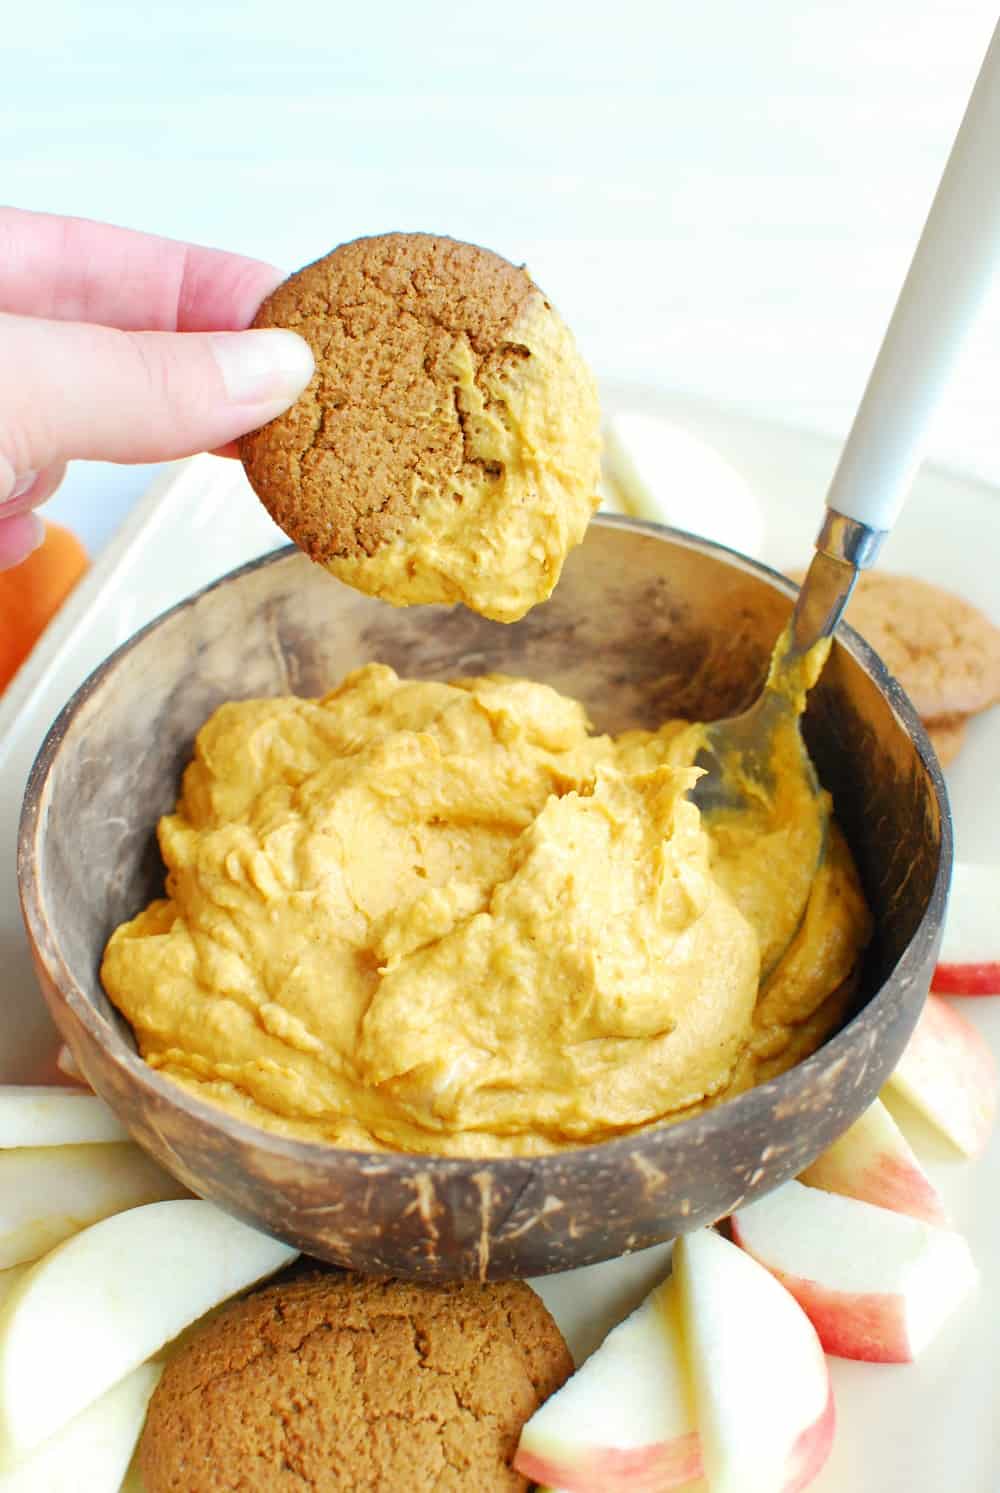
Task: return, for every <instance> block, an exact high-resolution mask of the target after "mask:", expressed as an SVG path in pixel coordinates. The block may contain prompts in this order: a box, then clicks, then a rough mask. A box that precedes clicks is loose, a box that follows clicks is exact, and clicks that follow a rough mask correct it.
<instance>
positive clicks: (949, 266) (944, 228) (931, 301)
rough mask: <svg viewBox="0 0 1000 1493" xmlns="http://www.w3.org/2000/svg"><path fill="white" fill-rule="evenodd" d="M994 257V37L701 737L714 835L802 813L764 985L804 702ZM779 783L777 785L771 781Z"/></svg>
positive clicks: (998, 206)
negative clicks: (759, 686)
mask: <svg viewBox="0 0 1000 1493" xmlns="http://www.w3.org/2000/svg"><path fill="white" fill-rule="evenodd" d="M998 254H1000V25H998V26H997V29H996V31H995V32H994V33H993V38H992V40H991V42H990V45H989V48H988V50H987V52H986V57H985V59H984V61H983V65H982V68H981V69H980V72H979V77H978V78H977V80H976V84H975V87H974V88H973V91H972V96H971V98H970V99H969V104H968V107H967V109H966V111H965V117H964V118H963V120H962V123H961V126H960V127H959V131H958V134H957V136H956V138H955V143H954V145H953V146H952V150H951V154H950V156H949V157H948V161H947V164H946V165H945V169H944V173H943V175H942V177H941V181H940V184H939V186H938V189H937V192H936V194H935V197H934V201H933V203H932V204H931V209H930V213H929V214H928V217H927V221H926V223H925V225H924V229H923V232H922V233H921V235H920V239H919V241H918V243H917V247H916V250H915V252H914V255H913V260H912V262H911V264H910V268H909V272H908V273H907V276H906V280H905V281H904V283H903V288H902V290H901V291H900V293H899V299H898V300H897V302H896V306H895V309H894V311H893V314H892V318H891V320H890V322H889V326H888V329H887V330H886V334H885V337H884V339H883V341H882V346H881V348H880V349H879V353H878V356H877V358H876V360H875V364H874V367H873V368H872V371H871V374H870V376H869V379H868V384H867V386H866V388H865V391H864V395H863V397H862V400H861V404H860V406H859V407H858V411H857V414H856V415H855V417H854V423H853V425H852V426H851V430H850V434H849V435H848V437H847V442H846V444H845V446H844V449H843V452H842V454H841V457H840V461H839V463H838V465H837V469H836V471H835V472H834V475H833V480H832V482H831V484H830V488H829V491H828V493H827V498H826V514H825V517H824V519H823V523H822V527H821V528H820V531H819V534H818V536H817V539H816V552H815V554H814V555H813V558H812V562H811V564H810V566H809V569H808V571H807V573H806V576H805V579H804V580H803V582H802V586H801V588H800V590H799V595H798V599H797V601H796V603H795V607H794V610H793V611H792V615H791V619H790V621H789V623H788V625H787V627H786V628H785V630H784V632H783V633H782V635H781V637H780V638H779V639H778V642H777V644H776V645H775V649H774V653H773V655H772V658H771V667H770V671H769V673H768V677H767V682H766V684H765V686H764V689H763V691H762V693H761V694H760V696H759V697H758V698H757V700H756V701H755V702H754V704H753V705H751V706H750V708H749V709H748V710H746V711H744V712H743V714H742V715H738V716H733V717H730V718H729V719H725V720H719V721H713V722H711V723H710V724H709V725H707V726H706V727H705V728H704V746H703V750H702V752H701V753H700V754H699V757H698V765H699V766H700V767H704V768H705V775H704V776H703V777H701V778H700V779H699V781H698V783H697V784H696V786H695V788H694V789H693V791H692V797H693V798H694V801H695V802H696V803H697V804H698V806H699V808H700V809H701V810H702V811H703V812H704V813H705V814H707V815H710V816H712V823H713V829H715V828H716V827H717V826H721V827H724V828H725V827H727V826H728V827H729V829H731V830H735V831H736V832H739V827H740V825H741V824H742V825H743V826H744V828H749V827H751V826H752V827H753V828H754V830H755V831H764V832H766V831H767V828H768V826H769V825H770V824H773V822H774V821H775V818H776V814H777V810H778V800H779V799H780V800H781V805H780V807H781V808H782V809H787V808H788V807H789V799H790V798H791V799H798V800H799V802H800V804H802V803H805V802H806V801H807V800H808V805H809V808H810V810H811V812H810V814H809V815H808V816H807V817H808V819H809V821H810V825H811V829H809V832H808V833H806V834H805V835H804V836H800V837H799V838H798V839H797V840H796V842H795V844H794V845H789V847H788V852H789V853H788V855H787V856H786V857H785V862H786V863H785V864H783V865H782V867H781V872H782V876H783V879H784V885H785V887H786V889H787V895H786V897H785V898H784V902H785V904H786V905H785V907H784V908H783V909H782V911H781V912H780V914H779V915H778V916H777V917H776V918H775V919H774V920H773V921H772V926H769V927H768V929H767V933H766V937H764V938H763V939H762V951H761V967H762V972H763V973H764V974H766V973H767V972H768V970H769V969H770V968H772V967H773V965H774V964H775V963H776V962H777V959H778V958H780V955H781V953H782V951H783V950H784V949H785V948H786V947H787V946H788V944H789V943H790V942H791V940H792V938H793V937H794V935H795V931H796V929H797V927H798V926H799V924H800V922H801V920H802V916H803V912H804V909H805V906H806V901H807V899H808V896H809V891H810V888H811V886H812V882H813V878H814V876H815V872H816V868H817V866H818V865H819V863H820V862H821V860H822V858H823V855H824V853H825V846H826V837H827V829H828V824H829V816H830V800H829V796H828V795H827V794H826V793H825V792H824V791H823V790H822V789H821V788H820V785H819V782H818V779H817V777H816V772H815V769H814V767H813V765H812V762H811V761H810V759H809V754H808V752H807V751H806V747H805V743H804V742H803V740H802V736H801V732H800V730H799V718H800V716H801V713H802V710H803V708H804V705H805V697H806V693H807V691H808V690H809V688H810V687H811V686H812V685H813V684H814V683H815V682H816V679H817V678H818V677H819V673H820V671H821V669H822V666H823V664H824V662H825V660H826V655H827V653H828V652H829V648H830V640H831V638H832V635H833V632H834V629H835V628H836V626H837V624H838V622H839V621H840V618H841V616H842V614H843V611H844V608H845V607H846V605H847V603H848V600H849V599H850V595H851V591H852V590H853V588H854V583H855V581H856V580H857V577H858V573H859V571H861V570H864V569H866V568H868V567H869V566H871V565H873V564H874V562H875V560H876V557H877V556H878V553H879V550H880V548H881V546H882V544H883V542H884V540H885V538H886V536H887V535H888V533H889V532H890V530H891V529H892V526H893V524H894V523H895V521H896V519H897V518H898V516H899V513H900V510H901V509H902V506H903V503H904V501H905V498H906V496H907V493H908V491H909V488H910V485H911V483H912V480H913V477H914V474H915V472H916V469H917V466H918V465H919V462H920V458H921V456H922V454H923V448H924V444H925V436H926V433H927V429H928V426H929V423H930V419H931V415H932V414H933V412H934V410H935V408H936V406H937V404H938V402H939V400H940V398H941V395H942V394H943V392H944V389H945V386H946V384H947V382H948V379H949V377H950V375H951V372H952V369H953V368H954V365H955V363H956V361H957V358H958V355H959V352H960V349H961V347H962V344H963V342H964V340H965V335H966V333H967V331H968V329H969V327H970V326H971V324H972V322H973V320H974V318H975V316H976V313H977V312H978V310H979V308H980V306H981V304H982V301H983V299H984V297H985V295H986V292H987V290H988V288H989V284H990V279H991V277H992V272H993V269H994V267H995V265H996V262H997V257H998ZM779 769H780V771H779Z"/></svg>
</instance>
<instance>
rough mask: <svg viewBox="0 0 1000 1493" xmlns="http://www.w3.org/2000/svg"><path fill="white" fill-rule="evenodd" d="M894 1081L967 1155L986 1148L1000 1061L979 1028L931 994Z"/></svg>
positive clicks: (893, 1086)
mask: <svg viewBox="0 0 1000 1493" xmlns="http://www.w3.org/2000/svg"><path fill="white" fill-rule="evenodd" d="M888 1087H889V1089H890V1090H894V1091H895V1092H896V1093H898V1094H900V1095H901V1096H902V1097H903V1098H904V1099H905V1100H907V1102H908V1103H910V1104H912V1105H913V1107H914V1108H915V1109H918V1110H919V1111H920V1113H921V1114H922V1115H924V1117H925V1118H926V1119H928V1120H930V1122H931V1124H932V1125H934V1126H935V1128H936V1129H938V1130H940V1131H941V1133H942V1135H944V1136H946V1137H947V1138H948V1140H950V1141H951V1143H952V1145H954V1146H956V1147H957V1148H958V1150H959V1151H961V1152H962V1154H963V1155H964V1156H978V1155H980V1153H981V1152H982V1151H983V1150H985V1148H986V1145H987V1143H988V1141H989V1138H990V1136H991V1134H992V1133H993V1123H994V1120H995V1118H996V1107H997V1065H996V1061H995V1059H994V1057H993V1054H992V1052H991V1051H990V1049H989V1047H988V1046H987V1044H986V1042H985V1041H984V1039H983V1038H982V1037H981V1036H980V1034H979V1032H978V1031H977V1029H976V1028H975V1027H974V1026H973V1025H972V1023H971V1021H968V1020H967V1019H966V1018H965V1017H964V1016H962V1015H960V1014H959V1012H958V1011H956V1010H955V1009H954V1008H953V1007H952V1006H950V1005H949V1004H948V1002H947V1001H944V1000H942V999H941V997H940V996H937V995H929V996H928V997H927V1001H926V1004H925V1005H924V1009H923V1011H922V1012H921V1013H920V1019H919V1021H918V1022H917V1025H916V1027H915V1028H914V1031H913V1035H912V1036H911V1038H910V1040H909V1042H908V1043H907V1046H906V1050H905V1051H904V1053H903V1056H902V1057H901V1058H900V1060H899V1063H898V1064H897V1066H896V1068H895V1070H894V1072H893V1074H892V1076H891V1078H890V1079H889V1084H888Z"/></svg>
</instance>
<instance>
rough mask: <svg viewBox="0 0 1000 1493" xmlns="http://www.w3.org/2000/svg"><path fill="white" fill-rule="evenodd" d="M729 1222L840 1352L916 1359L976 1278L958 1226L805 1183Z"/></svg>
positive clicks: (884, 1359)
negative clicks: (928, 1221) (956, 1229)
mask: <svg viewBox="0 0 1000 1493" xmlns="http://www.w3.org/2000/svg"><path fill="white" fill-rule="evenodd" d="M729 1222H730V1228H731V1230H732V1235H733V1240H734V1241H735V1242H736V1243H737V1244H739V1246H740V1247H741V1249H744V1250H746V1251H747V1253H748V1254H750V1255H752V1256H753V1258H754V1259H755V1260H757V1261H758V1263H759V1264H761V1265H763V1266H764V1267H765V1269H767V1270H769V1271H770V1272H771V1273H772V1275H774V1276H775V1278H776V1279H777V1280H779V1281H780V1282H781V1284H782V1285H783V1286H784V1287H785V1289H786V1290H787V1291H789V1292H790V1293H791V1295H792V1296H794V1297H795V1300H796V1301H797V1302H798V1303H799V1305H800V1306H801V1307H802V1309H803V1311H804V1312H806V1314H807V1315H808V1317H809V1319H810V1321H811V1322H812V1324H813V1326H814V1327H815V1328H816V1331H817V1332H818V1334H819V1338H820V1341H821V1342H822V1344H823V1347H824V1349H825V1350H826V1352H827V1353H832V1354H834V1355H835V1356H836V1357H839V1358H855V1359H863V1360H865V1361H866V1362H869V1363H909V1362H911V1361H912V1360H913V1359H914V1358H916V1357H917V1355H918V1354H919V1353H920V1352H921V1351H922V1350H923V1348H925V1347H926V1345H927V1344H928V1343H929V1342H930V1341H931V1339H932V1338H933V1337H935V1335H936V1334H937V1332H938V1331H939V1329H940V1328H941V1327H942V1325H943V1324H944V1322H945V1321H946V1320H947V1318H948V1317H950V1316H951V1314H952V1313H953V1312H954V1311H955V1309H956V1308H957V1307H958V1305H959V1304H960V1302H961V1301H962V1300H964V1298H965V1297H966V1296H967V1295H968V1293H969V1292H970V1291H971V1290H972V1288H973V1287H974V1285H975V1283H976V1279H977V1272H976V1267H975V1265H974V1264H973V1262H972V1256H971V1255H970V1253H969V1247H968V1245H967V1244H966V1242H965V1240H964V1239H963V1238H962V1236H961V1235H960V1234H956V1233H954V1232H953V1231H952V1230H950V1229H940V1228H934V1227H932V1226H931V1225H930V1224H926V1223H923V1222H922V1221H921V1220H919V1219H916V1218H909V1217H907V1216H906V1215H904V1214H902V1213H893V1212H890V1211H889V1210H888V1209H886V1208H876V1207H873V1206H872V1204H871V1203H863V1202H859V1201H858V1200H857V1199H856V1198H849V1197H840V1196H838V1195H836V1194H835V1193H832V1192H821V1191H820V1190H819V1189H818V1188H813V1187H805V1186H803V1185H802V1183H801V1182H786V1183H785V1184H784V1186H783V1187H779V1188H777V1189H776V1191H774V1192H772V1193H769V1194H768V1196H767V1197H764V1198H761V1199H760V1200H759V1201H758V1202H756V1203H750V1204H749V1206H748V1207H746V1208H741V1209H740V1210H739V1211H738V1212H736V1213H734V1214H733V1216H732V1218H731V1219H730V1221H729Z"/></svg>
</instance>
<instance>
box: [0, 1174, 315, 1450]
mask: <svg viewBox="0 0 1000 1493" xmlns="http://www.w3.org/2000/svg"><path fill="white" fill-rule="evenodd" d="M296 1253H297V1251H296V1250H294V1249H292V1248H290V1247H289V1246H288V1245H287V1244H279V1243H278V1242H277V1240H275V1239H271V1238H269V1237H268V1236H267V1235H266V1234H260V1233H258V1232H257V1231H256V1230H255V1229H250V1228H247V1226H246V1224H242V1223H238V1222H237V1221H236V1219H234V1218H230V1217H229V1215H228V1214H226V1213H223V1212H222V1211H221V1210H220V1209H218V1208H216V1207H214V1206H213V1205H212V1204H211V1203H204V1202H201V1201H199V1200H197V1199H194V1198H191V1199H183V1200H180V1201H175V1202H164V1203H150V1204H148V1205H147V1206H146V1207H143V1208H133V1209H132V1210H131V1211H130V1212H128V1213H117V1214H116V1215H115V1216H114V1217H113V1218H106V1219H104V1220H103V1221H102V1222H101V1223H95V1224H94V1225H93V1226H92V1227H91V1228H89V1229H85V1230H84V1232H83V1233H82V1234H77V1235H76V1237H75V1238H73V1239H68V1240H67V1241H66V1243H65V1244H61V1245H60V1246H59V1247H58V1249H54V1250H53V1251H52V1252H51V1254H48V1255H46V1256H45V1258H44V1259H43V1260H40V1261H39V1262H38V1264H37V1265H35V1266H34V1268H33V1269H32V1270H29V1271H28V1272H27V1273H26V1275H25V1276H24V1278H23V1280H21V1281H20V1282H19V1283H18V1285H16V1286H15V1287H14V1290H13V1291H12V1292H11V1294H10V1296H9V1297H8V1298H7V1301H6V1303H5V1305H4V1306H3V1307H2V1308H0V1458H3V1457H6V1458H9V1459H11V1460H16V1459H17V1458H18V1457H24V1456H25V1455H26V1454H27V1453H28V1452H29V1451H31V1450H32V1449H33V1448H34V1447H36V1446H38V1445H39V1443H40V1442H42V1441H44V1440H45V1438H46V1437H47V1436H51V1435H52V1434H53V1432H55V1431H57V1430H58V1429H59V1428H60V1427H61V1426H63V1425H65V1424H66V1422H67V1421H69V1420H71V1419H72V1418H73V1417H74V1416H75V1415H79V1413H80V1411H81V1410H84V1409H85V1408H86V1407H87V1406H88V1405H89V1404H91V1403H92V1402H93V1401H94V1400H96V1399H97V1398H98V1397H99V1396H100V1395H102V1394H104V1392H105V1391H106V1390H108V1389H110V1388H111V1386H112V1385H113V1384H117V1383H118V1381H119V1380H120V1379H123V1378H124V1377H125V1375H126V1374H128V1373H130V1372H131V1371H132V1369H134V1368H136V1367H137V1366H138V1365H139V1364H140V1363H143V1362H144V1361H145V1360H146V1359H147V1358H149V1357H151V1355H152V1354H154V1353H157V1352H158V1351H159V1349H160V1348H162V1347H163V1345H164V1343H166V1342H169V1341H170V1339H171V1338H175V1337H176V1336H177V1334H178V1333H179V1332H181V1331H182V1330H183V1329H184V1328H185V1327H187V1326H188V1325H189V1324H190V1323H191V1322H194V1321H195V1320H196V1319H197V1318H198V1317H201V1316H204V1314H205V1312H207V1311H209V1310H210V1309H211V1308H212V1307H214V1306H217V1305H218V1304H219V1303H220V1302H221V1301H225V1300H226V1298H227V1297H229V1296H232V1295H234V1294H235V1293H236V1292H237V1291H242V1290H244V1289H245V1287H247V1286H250V1285H253V1284H254V1282H255V1281H258V1280H261V1279H262V1278H263V1277H264V1276H266V1275H271V1274H273V1272H274V1271H275V1270H278V1269H280V1268H281V1266H282V1265H285V1264H287V1263H288V1261H289V1260H292V1259H294V1258H295V1256H296Z"/></svg>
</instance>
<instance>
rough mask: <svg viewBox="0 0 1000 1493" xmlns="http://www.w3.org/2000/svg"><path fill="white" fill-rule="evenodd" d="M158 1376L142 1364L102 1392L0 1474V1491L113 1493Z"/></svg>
mask: <svg viewBox="0 0 1000 1493" xmlns="http://www.w3.org/2000/svg"><path fill="white" fill-rule="evenodd" d="M161 1372H162V1365H161V1364H152V1363H143V1364H140V1365H139V1367H138V1368H137V1369H133V1370H132V1372H131V1374H127V1375H126V1377H125V1378H124V1379H122V1380H120V1382H119V1383H118V1384H116V1385H115V1386H114V1388H113V1389H109V1390H108V1392H107V1394H103V1395H102V1396H101V1398H100V1399H99V1400H95V1401H94V1403H93V1404H92V1405H88V1407H87V1409H86V1410H84V1411H81V1413H80V1414H79V1415H78V1416H76V1417H75V1419H73V1420H71V1421H70V1422H69V1423H68V1424H67V1425H65V1426H63V1428H62V1430H60V1431H57V1432H56V1433H55V1435H54V1436H50V1437H49V1439H48V1441H43V1442H42V1444H41V1446H40V1447H38V1449H37V1450H36V1451H35V1452H33V1453H32V1454H31V1455H30V1456H29V1457H27V1458H26V1459H25V1460H24V1461H22V1462H17V1463H15V1464H14V1466H12V1467H10V1468H9V1469H8V1470H7V1471H6V1472H0V1493H119V1489H120V1488H121V1486H122V1479H123V1478H124V1477H125V1474H126V1472H127V1471H128V1465H129V1462H130V1461H131V1460H132V1453H133V1452H134V1451H135V1447H136V1443H137V1442H138V1440H139V1433H140V1432H141V1430H142V1427H143V1422H144V1421H145V1418H146V1408H147V1406H148V1405H149V1401H150V1397H151V1396H152V1393H153V1390H154V1389H155V1388H156V1382H157V1380H158V1379H159V1377H160V1374H161Z"/></svg>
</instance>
